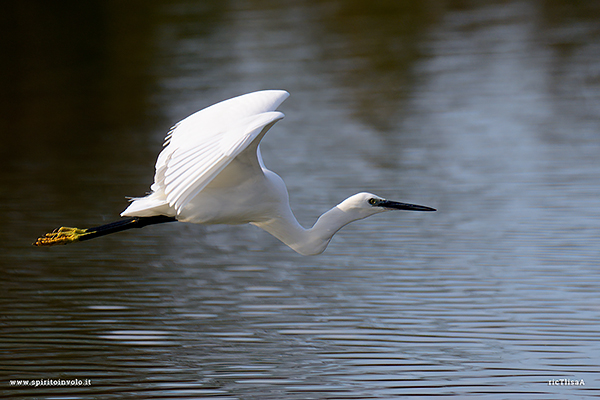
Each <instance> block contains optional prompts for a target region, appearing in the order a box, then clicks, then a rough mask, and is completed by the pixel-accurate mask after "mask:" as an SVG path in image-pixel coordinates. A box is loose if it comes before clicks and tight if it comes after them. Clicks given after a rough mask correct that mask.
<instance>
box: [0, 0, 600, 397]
mask: <svg viewBox="0 0 600 400" xmlns="http://www.w3.org/2000/svg"><path fill="white" fill-rule="evenodd" d="M288 3H289V4H288ZM367 3H368V4H367ZM367 3H365V4H364V5H363V2H360V1H343V2H342V1H330V2H316V1H315V2H306V3H303V4H298V3H295V2H280V3H278V4H277V5H273V4H260V5H258V4H255V3H252V2H250V3H247V2H243V1H232V2H229V3H227V4H225V3H223V2H218V3H217V2H215V3H214V4H212V3H209V2H191V1H190V2H183V1H182V2H168V3H167V2H161V1H149V2H145V3H144V5H143V6H142V5H138V7H137V8H135V7H132V6H131V5H125V3H119V5H110V6H109V5H107V4H108V3H106V4H105V3H94V2H91V3H89V5H88V6H82V7H80V8H79V9H76V8H75V9H71V8H70V9H63V8H61V6H58V5H57V6H52V5H38V6H37V7H34V6H31V7H30V8H23V7H25V6H23V5H21V6H14V7H12V8H10V9H9V13H10V15H11V16H14V18H11V22H9V21H7V24H5V25H4V27H3V29H6V30H7V32H5V33H6V35H7V36H6V37H8V38H9V39H8V40H7V41H6V42H7V43H9V46H8V47H7V51H9V54H12V56H13V60H14V62H13V63H10V65H5V66H3V67H2V68H3V71H2V72H3V73H2V74H0V75H1V76H2V82H3V84H4V85H5V86H6V87H7V90H6V91H4V93H3V94H2V101H3V104H5V107H4V108H5V109H6V110H8V111H9V112H8V113H7V114H6V115H3V116H2V120H1V121H2V124H3V127H4V129H3V130H4V131H5V132H10V133H11V134H10V135H7V137H6V138H5V140H4V144H3V145H2V146H0V154H1V155H2V157H3V160H4V162H5V164H4V165H3V166H4V168H3V169H2V170H1V171H0V179H1V181H2V185H3V188H4V190H2V192H1V193H0V203H1V204H2V207H1V209H0V218H1V220H2V222H3V227H4V228H3V229H2V230H0V243H1V246H2V247H1V248H2V255H3V257H2V259H1V260H0V266H1V268H2V276H3V277H2V280H1V282H2V283H1V285H2V286H1V288H2V290H1V291H0V309H1V310H2V317H1V318H0V329H1V330H0V354H1V357H2V358H1V360H2V362H1V363H0V364H1V367H0V379H1V380H2V381H1V382H0V385H2V388H3V389H2V391H0V398H11V399H12V398H15V399H18V398H44V399H56V398H61V399H80V398H98V399H105V398H147V399H151V398H177V399H184V398H185V399H187V398H190V399H200V398H219V399H282V398H285V399H366V398H378V399H380V398H396V397H399V396H403V397H406V398H411V397H412V398H422V397H425V396H440V397H451V396H456V397H459V398H462V397H473V398H484V399H486V398H487V399H505V398H540V399H541V398H544V399H547V398H556V399H559V398H561V399H562V398H590V397H598V396H599V394H600V393H599V391H598V374H597V371H598V360H600V346H599V345H598V339H597V338H598V336H599V334H600V324H599V322H600V317H599V315H600V308H599V306H598V304H599V302H598V287H599V284H600V272H599V271H598V261H599V259H600V252H599V250H598V246H597V240H598V231H599V230H598V226H599V221H600V206H599V205H598V204H599V203H598V198H600V189H599V187H600V186H599V185H598V182H600V164H599V163H598V156H597V155H598V154H600V141H599V138H598V132H600V118H599V117H598V115H597V114H598V113H597V110H598V106H599V104H600V101H599V99H600V87H599V80H598V71H599V69H598V67H599V65H600V58H599V56H598V54H600V52H598V44H597V43H598V40H597V39H598V36H599V32H598V28H597V27H598V26H600V25H599V24H598V18H600V13H599V12H598V8H597V6H595V5H594V4H595V3H593V2H589V3H583V2H582V3H576V4H572V2H566V1H565V2H563V1H559V0H555V1H547V2H542V3H539V2H533V1H508V2H494V1H489V2H477V4H472V5H468V4H466V3H465V4H463V5H462V6H461V7H458V6H453V5H450V4H448V3H447V2H438V1H433V2H427V3H426V4H425V2H421V3H413V2H400V1H394V2H391V1H390V2H387V1H379V2H367ZM49 4H51V3H49ZM128 4H129V3H128ZM131 4H133V3H131ZM83 17H85V18H83ZM82 20H85V21H87V23H86V24H85V25H86V26H83V25H81V22H77V21H82ZM26 32H29V34H25V33H26ZM73 32H77V33H78V34H77V35H73ZM24 48H26V49H30V50H31V51H30V52H26V51H24V50H22V49H24ZM265 87H268V88H285V89H287V90H289V91H290V92H291V93H292V97H291V98H290V99H288V100H287V101H286V102H285V103H284V104H283V106H282V107H281V108H282V110H283V111H284V112H285V113H286V119H285V120H284V121H282V122H280V123H278V124H277V126H276V127H275V128H274V129H273V130H272V131H271V132H270V133H269V135H268V137H267V139H266V140H265V143H264V146H263V155H264V157H265V161H266V163H267V165H269V167H271V168H272V169H274V170H275V171H277V172H278V173H280V174H281V175H282V176H283V177H284V178H285V179H286V182H287V183H288V187H289V190H290V195H291V201H292V205H293V208H294V209H295V211H296V213H297V215H298V217H299V219H300V220H301V221H302V222H303V223H304V224H305V225H308V224H310V223H312V222H313V221H314V218H315V217H316V216H317V215H318V214H320V213H321V212H323V211H324V210H325V209H327V208H328V207H330V206H331V205H332V204H334V203H336V202H338V201H340V200H341V199H342V198H344V197H346V196H348V195H350V194H352V193H354V192H357V191H360V190H369V191H373V192H375V193H378V194H381V195H383V196H386V197H389V198H393V199H398V200H405V201H409V202H415V203H420V204H427V205H431V206H434V207H436V208H438V209H439V211H438V212H437V213H435V214H430V213H427V214H419V213H397V214H389V215H387V214H386V216H377V217H373V218H371V219H368V220H365V221H363V222H361V223H357V224H355V225H351V226H349V227H346V228H345V229H344V230H343V231H341V232H340V233H339V234H338V235H336V237H335V238H334V239H333V241H332V244H331V245H330V247H329V249H328V250H327V252H326V253H325V254H324V255H322V256H318V257H301V256H298V255H296V254H294V253H293V252H292V251H291V250H289V249H287V248H286V247H284V246H283V245H281V244H280V243H278V242H277V241H276V240H275V239H273V238H271V237H270V236H268V235H267V234H265V233H263V232H260V231H258V230H256V229H253V228H252V227H221V226H215V227H201V226H192V225H185V224H172V225H171V224H168V225H166V226H156V227H151V228H146V229H143V230H141V231H139V232H126V233H122V234H118V235H114V236H112V237H106V238H103V239H98V240H97V241H96V240H94V241H90V242H86V243H82V244H80V245H73V246H67V247H59V248H50V249H38V248H33V247H31V246H30V243H31V241H33V239H34V238H35V237H36V236H37V235H39V234H40V233H42V232H44V231H45V230H46V229H48V228H52V227H54V226H55V225H60V224H67V225H69V224H73V225H75V224H77V225H82V226H84V225H97V224H98V223H101V222H106V221H109V220H111V219H112V218H114V217H115V216H116V215H117V214H118V212H119V211H120V210H121V209H123V208H124V207H125V205H126V203H125V201H124V200H123V196H125V195H139V194H142V193H143V192H144V191H145V190H147V188H148V186H149V184H150V183H151V182H150V180H151V176H152V174H151V170H152V165H153V163H154V159H155V156H156V153H157V152H158V151H159V149H160V143H161V140H162V137H163V135H164V133H165V131H166V129H167V127H168V126H169V124H170V123H172V122H173V121H175V120H177V119H179V118H182V117H184V116H185V115H187V114H188V113H190V112H193V111H195V110H196V109H198V108H201V107H204V106H206V105H208V104H210V103H212V102H215V101H218V100H221V99H223V98H225V97H229V96H232V95H236V94H239V93H242V92H246V91H251V90H256V89H259V88H265ZM15 379H29V380H49V379H80V380H82V381H84V380H86V379H89V380H90V382H91V384H90V385H89V386H86V385H83V384H82V385H80V386H69V387H54V386H50V385H47V384H41V385H40V386H38V387H16V386H14V385H13V386H11V383H10V380H15ZM556 379H569V380H577V381H578V382H579V381H581V380H583V381H584V383H585V385H583V386H566V385H558V386H557V385H549V384H548V382H549V381H550V380H556Z"/></svg>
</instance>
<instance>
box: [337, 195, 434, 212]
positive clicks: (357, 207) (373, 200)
mask: <svg viewBox="0 0 600 400" xmlns="http://www.w3.org/2000/svg"><path fill="white" fill-rule="evenodd" d="M338 208H339V209H341V210H342V211H345V212H351V213H355V214H357V215H358V217H359V218H366V217H368V216H371V215H374V214H379V213H382V212H385V211H393V210H407V211H436V209H435V208H431V207H427V206H420V205H417V204H410V203H401V202H399V201H393V200H387V199H384V198H383V197H380V196H377V195H375V194H372V193H366V192H364V193H358V194H355V195H354V196H350V197H348V198H347V199H346V200H344V201H343V202H342V203H340V204H339V205H338Z"/></svg>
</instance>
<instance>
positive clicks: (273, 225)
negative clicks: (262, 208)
mask: <svg viewBox="0 0 600 400" xmlns="http://www.w3.org/2000/svg"><path fill="white" fill-rule="evenodd" d="M284 212H285V215H282V216H280V217H279V218H273V219H270V220H268V221H266V222H260V223H253V225H256V226H258V227H259V228H261V229H264V230H265V231H267V232H269V233H270V234H271V235H273V236H275V237H276V238H277V239H279V240H281V241H282V242H283V243H285V244H286V245H288V246H290V247H291V248H292V249H293V250H295V251H296V252H298V253H300V254H302V255H305V256H308V255H317V254H321V253H322V252H323V251H325V248H327V245H328V244H329V241H330V240H331V238H332V237H333V235H335V233H336V232H337V231H339V230H340V229H341V228H342V227H344V226H345V225H347V224H349V223H350V222H352V221H356V220H358V219H362V218H364V217H365V216H363V215H358V214H356V213H351V212H347V211H344V210H342V209H340V208H339V207H338V206H335V207H333V208H332V209H331V210H329V211H327V212H326V213H324V214H323V215H321V216H320V217H319V219H318V220H317V222H315V224H314V226H313V227H312V228H310V229H305V228H303V227H302V225H300V224H299V223H298V221H297V220H296V217H295V216H294V214H293V213H292V212H291V211H287V210H286V211H284Z"/></svg>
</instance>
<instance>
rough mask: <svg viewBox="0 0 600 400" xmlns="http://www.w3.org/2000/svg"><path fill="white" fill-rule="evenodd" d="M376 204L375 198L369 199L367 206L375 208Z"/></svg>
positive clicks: (377, 201)
mask: <svg viewBox="0 0 600 400" xmlns="http://www.w3.org/2000/svg"><path fill="white" fill-rule="evenodd" d="M378 203H379V200H378V199H375V198H372V199H369V204H370V205H372V206H376V205H377V204H378Z"/></svg>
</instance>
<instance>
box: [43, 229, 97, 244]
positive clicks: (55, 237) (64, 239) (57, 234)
mask: <svg viewBox="0 0 600 400" xmlns="http://www.w3.org/2000/svg"><path fill="white" fill-rule="evenodd" d="M86 233H89V232H88V230H87V229H80V228H69V227H66V226H63V227H60V228H57V229H55V230H53V231H52V232H50V233H46V234H45V235H44V236H42V237H40V238H38V240H36V241H35V243H34V245H35V246H54V245H55V244H69V243H73V242H77V241H79V239H80V238H81V237H82V236H83V235H85V234H86Z"/></svg>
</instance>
